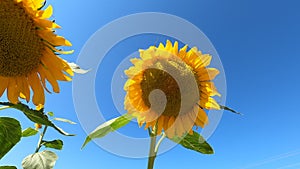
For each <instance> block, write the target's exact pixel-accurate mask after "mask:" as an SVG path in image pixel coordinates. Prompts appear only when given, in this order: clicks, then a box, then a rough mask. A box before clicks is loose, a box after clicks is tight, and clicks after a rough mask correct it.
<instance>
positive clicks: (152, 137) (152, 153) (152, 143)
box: [147, 127, 157, 169]
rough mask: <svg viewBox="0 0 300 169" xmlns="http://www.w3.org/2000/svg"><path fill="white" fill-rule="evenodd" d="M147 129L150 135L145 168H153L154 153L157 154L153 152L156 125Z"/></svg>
mask: <svg viewBox="0 0 300 169" xmlns="http://www.w3.org/2000/svg"><path fill="white" fill-rule="evenodd" d="M148 131H149V135H150V151H149V157H148V168H147V169H153V167H154V161H155V158H156V154H157V152H155V147H156V134H157V129H156V127H153V130H151V129H150V128H148Z"/></svg>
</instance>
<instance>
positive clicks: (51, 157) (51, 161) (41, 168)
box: [22, 151, 58, 169]
mask: <svg viewBox="0 0 300 169" xmlns="http://www.w3.org/2000/svg"><path fill="white" fill-rule="evenodd" d="M57 159H58V157H57V155H56V154H55V153H53V152H51V151H42V152H38V153H35V154H31V155H29V156H27V157H25V158H24V160H23V161H22V166H23V168H24V169H52V168H53V167H54V165H55V162H56V160H57Z"/></svg>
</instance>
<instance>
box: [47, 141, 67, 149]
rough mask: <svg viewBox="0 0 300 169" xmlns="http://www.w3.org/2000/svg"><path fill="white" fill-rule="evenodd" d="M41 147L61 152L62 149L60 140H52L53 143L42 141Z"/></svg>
mask: <svg viewBox="0 0 300 169" xmlns="http://www.w3.org/2000/svg"><path fill="white" fill-rule="evenodd" d="M42 145H44V146H45V147H47V148H54V149H57V150H61V149H62V148H63V145H64V143H63V141H62V140H53V141H45V140H43V141H42Z"/></svg>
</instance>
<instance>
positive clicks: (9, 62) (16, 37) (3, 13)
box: [0, 0, 44, 77]
mask: <svg viewBox="0 0 300 169" xmlns="http://www.w3.org/2000/svg"><path fill="white" fill-rule="evenodd" d="M0 18H1V19H0V76H5V77H14V76H24V75H27V74H29V73H30V72H32V71H33V70H34V69H36V68H37V67H38V65H39V63H40V58H41V56H42V52H41V51H42V49H43V47H44V46H43V43H42V40H41V38H40V37H39V36H38V35H37V33H36V25H35V23H34V21H33V19H32V18H31V17H30V16H29V14H28V13H27V12H26V10H25V9H24V7H23V4H22V2H21V3H16V2H14V1H13V0H1V1H0Z"/></svg>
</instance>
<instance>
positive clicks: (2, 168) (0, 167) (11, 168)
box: [0, 166, 17, 169]
mask: <svg viewBox="0 0 300 169" xmlns="http://www.w3.org/2000/svg"><path fill="white" fill-rule="evenodd" d="M0 169H17V167H15V166H0Z"/></svg>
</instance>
